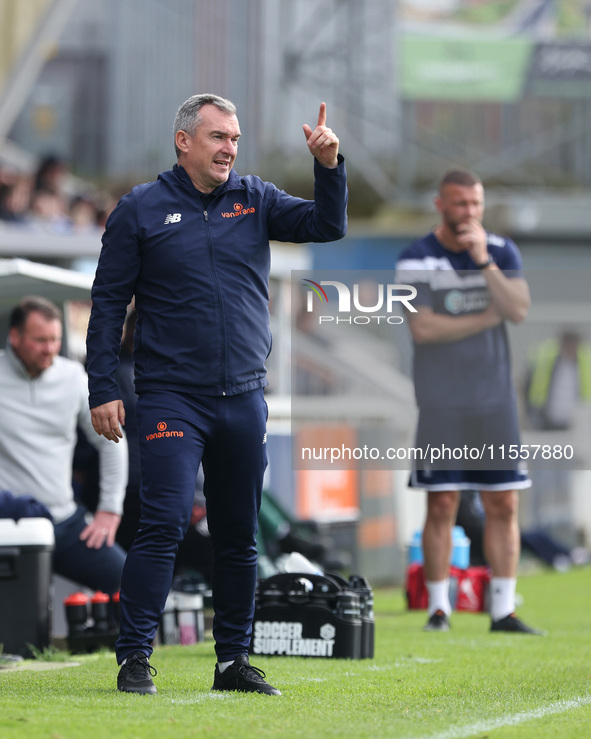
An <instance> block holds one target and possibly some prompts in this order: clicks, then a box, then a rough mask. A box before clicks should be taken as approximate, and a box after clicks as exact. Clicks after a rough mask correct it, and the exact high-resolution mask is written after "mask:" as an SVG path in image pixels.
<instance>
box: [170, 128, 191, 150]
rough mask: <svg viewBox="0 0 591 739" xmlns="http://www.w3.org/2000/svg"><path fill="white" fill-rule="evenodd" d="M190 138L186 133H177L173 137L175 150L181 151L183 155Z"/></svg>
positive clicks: (187, 147)
mask: <svg viewBox="0 0 591 739" xmlns="http://www.w3.org/2000/svg"><path fill="white" fill-rule="evenodd" d="M190 138H191V137H190V136H189V134H188V133H187V132H186V131H177V132H176V135H175V137H174V143H175V144H176V146H177V149H179V151H182V152H183V153H184V154H186V153H187V151H188V149H189V140H190Z"/></svg>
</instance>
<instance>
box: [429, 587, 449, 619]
mask: <svg viewBox="0 0 591 739" xmlns="http://www.w3.org/2000/svg"><path fill="white" fill-rule="evenodd" d="M425 585H426V586H427V592H428V593H429V616H432V615H433V614H434V613H435V611H443V612H444V613H445V615H446V616H450V615H451V603H450V602H449V578H448V577H446V578H445V580H437V581H435V582H433V581H429V580H427V581H426V582H425Z"/></svg>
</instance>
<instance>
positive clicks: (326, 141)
mask: <svg viewBox="0 0 591 739" xmlns="http://www.w3.org/2000/svg"><path fill="white" fill-rule="evenodd" d="M304 135H305V136H306V141H307V143H308V149H310V152H311V154H312V155H313V156H314V157H315V158H316V159H317V160H318V161H319V162H320V164H322V166H323V167H327V168H328V169H335V168H336V167H338V165H339V159H338V154H339V140H338V138H337V137H336V135H335V134H334V132H333V131H332V129H330V128H328V127H327V125H326V103H320V112H319V113H318V123H317V124H316V128H315V129H314V130H313V131H312V129H311V128H310V126H308V124H307V123H304Z"/></svg>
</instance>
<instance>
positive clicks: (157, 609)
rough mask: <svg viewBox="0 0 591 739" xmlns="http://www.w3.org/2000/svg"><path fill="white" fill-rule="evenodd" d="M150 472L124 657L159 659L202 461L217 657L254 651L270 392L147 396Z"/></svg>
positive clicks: (143, 420)
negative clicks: (157, 642)
mask: <svg viewBox="0 0 591 739" xmlns="http://www.w3.org/2000/svg"><path fill="white" fill-rule="evenodd" d="M137 419H138V434H139V443H140V458H141V467H142V484H141V492H140V497H141V517H140V523H139V530H138V533H137V536H136V538H135V541H134V543H133V544H132V546H131V548H130V550H129V553H128V555H127V560H126V562H125V566H124V569H123V576H122V580H121V627H120V635H119V639H118V640H117V647H116V648H117V661H118V662H119V663H121V661H122V660H123V659H124V658H125V657H127V656H129V655H130V654H132V653H133V652H143V653H144V654H146V655H148V656H149V655H150V654H151V653H152V646H151V644H152V641H153V639H154V636H155V633H156V629H157V628H158V624H159V622H160V617H161V615H162V611H163V609H164V603H165V601H166V597H167V595H168V592H169V590H170V586H171V584H172V577H173V570H174V562H175V557H176V553H177V549H178V545H179V543H180V541H181V540H182V539H183V537H184V535H185V532H186V530H187V528H188V526H189V520H190V516H191V510H192V507H193V499H194V495H195V480H196V477H197V471H198V469H199V464H200V463H201V462H203V472H204V478H205V484H204V494H205V498H206V501H207V522H208V526H209V530H210V533H211V539H212V545H213V571H212V593H213V607H214V621H213V636H214V639H215V649H216V654H217V657H218V661H228V660H233V659H234V658H235V657H237V656H238V655H239V654H246V653H247V652H248V648H249V645H250V639H251V634H252V619H253V615H254V592H255V587H256V577H257V551H256V538H255V537H256V532H257V516H258V511H259V508H260V503H261V490H262V486H263V475H264V472H265V468H266V466H267V447H266V422H267V405H266V402H265V398H264V394H263V389H262V388H260V389H257V390H251V391H249V392H245V393H241V394H239V395H230V396H213V397H212V396H203V395H199V396H195V395H184V394H181V393H176V392H170V391H157V392H148V393H144V394H143V395H142V396H140V398H139V400H138V404H137Z"/></svg>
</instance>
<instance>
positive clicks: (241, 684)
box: [211, 654, 281, 695]
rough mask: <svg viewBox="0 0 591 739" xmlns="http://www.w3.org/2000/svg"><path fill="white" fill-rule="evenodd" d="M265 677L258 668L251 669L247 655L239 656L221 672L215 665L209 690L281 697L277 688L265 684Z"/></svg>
mask: <svg viewBox="0 0 591 739" xmlns="http://www.w3.org/2000/svg"><path fill="white" fill-rule="evenodd" d="M265 677H266V676H265V673H264V672H263V671H262V670H259V668H258V667H253V666H252V665H251V664H250V663H249V661H248V655H247V654H241V655H240V656H239V657H236V659H235V660H234V662H233V663H232V664H231V665H229V666H228V667H226V669H225V670H224V671H223V672H220V670H219V667H218V666H217V665H216V666H215V673H214V676H213V685H212V686H211V689H212V690H237V691H239V692H241V693H265V694H266V695H281V693H280V692H279V690H277V688H274V687H273V686H272V685H269V683H267V682H265V680H264V678H265Z"/></svg>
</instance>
